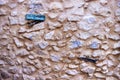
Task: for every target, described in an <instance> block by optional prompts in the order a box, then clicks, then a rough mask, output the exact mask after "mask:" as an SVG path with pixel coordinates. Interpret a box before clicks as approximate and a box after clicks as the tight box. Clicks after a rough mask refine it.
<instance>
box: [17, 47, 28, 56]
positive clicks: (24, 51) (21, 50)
mask: <svg viewBox="0 0 120 80" xmlns="http://www.w3.org/2000/svg"><path fill="white" fill-rule="evenodd" d="M17 55H18V56H21V57H23V56H27V55H29V52H28V51H27V50H26V49H24V48H23V49H19V50H17Z"/></svg>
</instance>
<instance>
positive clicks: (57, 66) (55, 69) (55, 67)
mask: <svg viewBox="0 0 120 80" xmlns="http://www.w3.org/2000/svg"><path fill="white" fill-rule="evenodd" d="M62 67H63V66H61V65H60V64H58V65H54V66H53V70H54V71H60V70H61V68H62Z"/></svg>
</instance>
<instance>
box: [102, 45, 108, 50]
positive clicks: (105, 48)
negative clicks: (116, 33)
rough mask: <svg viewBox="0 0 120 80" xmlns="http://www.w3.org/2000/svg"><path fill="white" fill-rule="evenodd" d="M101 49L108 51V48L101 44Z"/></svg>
mask: <svg viewBox="0 0 120 80" xmlns="http://www.w3.org/2000/svg"><path fill="white" fill-rule="evenodd" d="M101 48H102V49H104V50H108V49H109V46H108V45H107V44H103V45H102V46H101Z"/></svg>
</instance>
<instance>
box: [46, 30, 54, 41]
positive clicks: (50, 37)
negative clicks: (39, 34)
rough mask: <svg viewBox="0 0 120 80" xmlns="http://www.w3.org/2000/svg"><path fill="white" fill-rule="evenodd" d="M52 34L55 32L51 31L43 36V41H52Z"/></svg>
mask: <svg viewBox="0 0 120 80" xmlns="http://www.w3.org/2000/svg"><path fill="white" fill-rule="evenodd" d="M54 33H55V31H51V32H49V33H47V34H46V35H45V39H46V40H51V39H53V35H54Z"/></svg>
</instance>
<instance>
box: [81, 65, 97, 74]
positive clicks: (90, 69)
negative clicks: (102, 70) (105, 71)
mask: <svg viewBox="0 0 120 80" xmlns="http://www.w3.org/2000/svg"><path fill="white" fill-rule="evenodd" d="M95 69H96V68H95V67H93V66H86V67H84V68H82V69H81V71H82V72H85V73H88V74H93V73H94V72H95Z"/></svg>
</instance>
